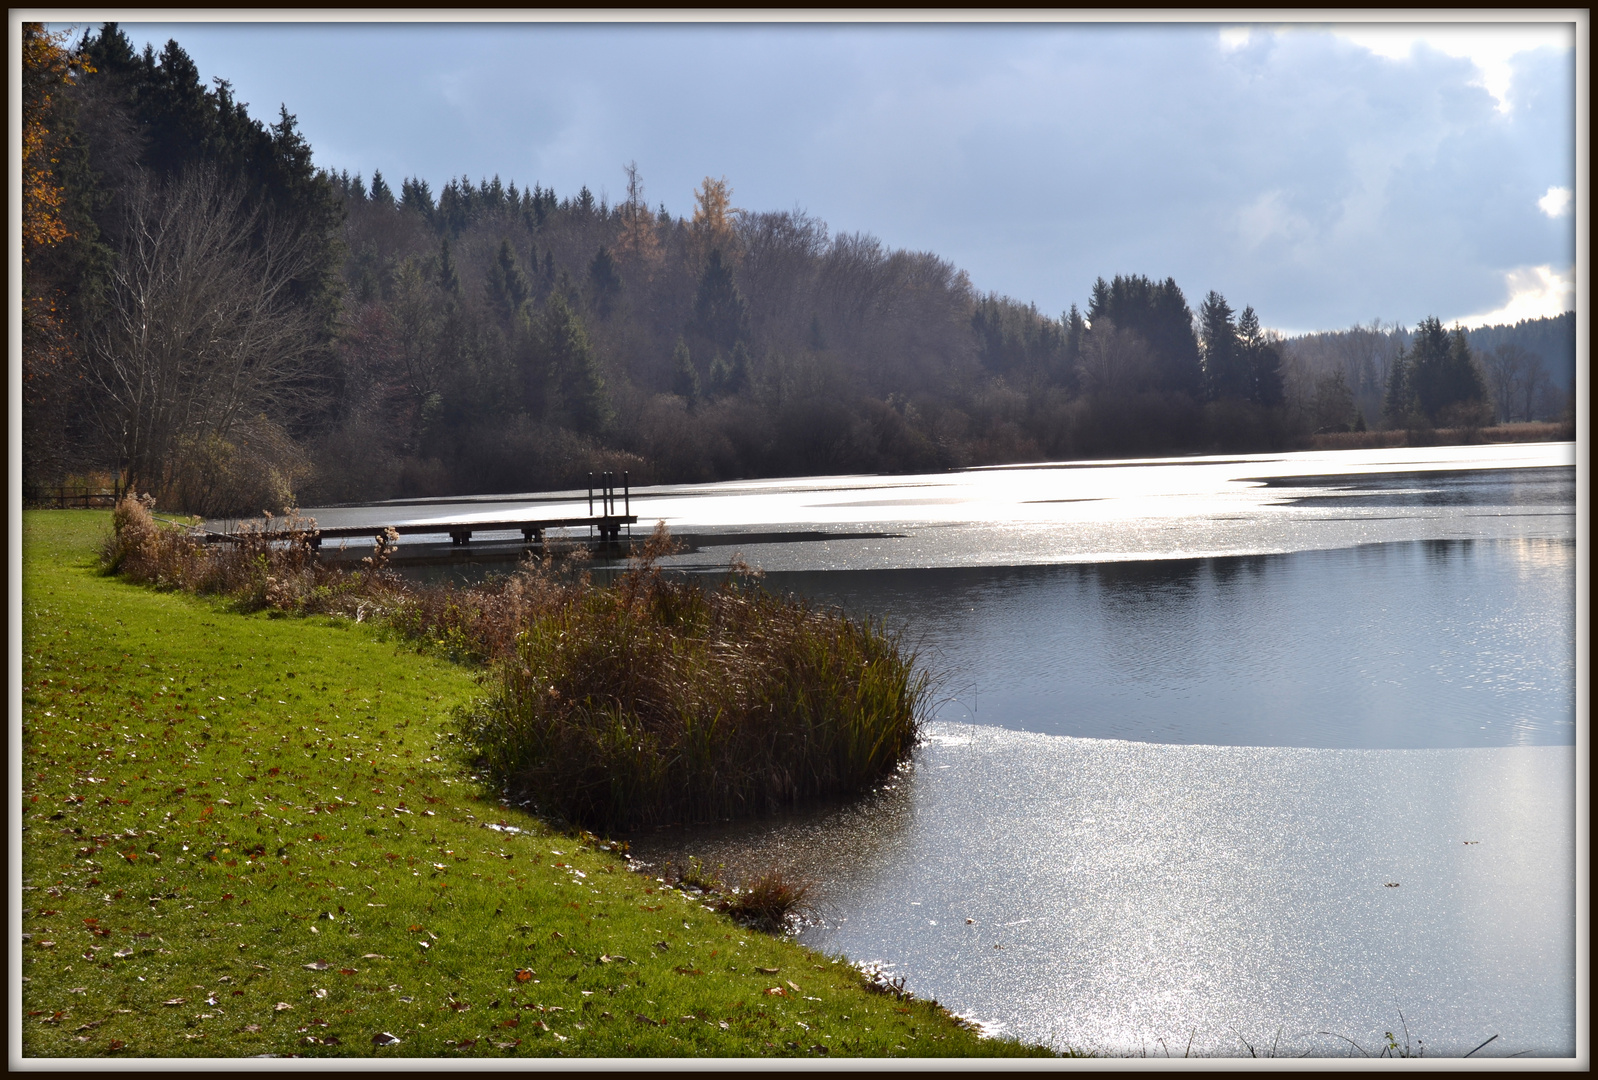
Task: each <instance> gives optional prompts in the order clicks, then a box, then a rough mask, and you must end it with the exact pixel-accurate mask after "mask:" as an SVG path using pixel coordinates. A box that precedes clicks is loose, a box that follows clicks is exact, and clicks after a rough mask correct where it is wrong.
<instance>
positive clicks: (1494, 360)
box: [1482, 342, 1548, 423]
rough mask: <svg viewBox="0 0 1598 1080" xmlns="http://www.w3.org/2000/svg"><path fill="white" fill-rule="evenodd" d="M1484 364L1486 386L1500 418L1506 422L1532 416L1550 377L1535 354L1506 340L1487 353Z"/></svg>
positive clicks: (1484, 356)
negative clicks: (1540, 391)
mask: <svg viewBox="0 0 1598 1080" xmlns="http://www.w3.org/2000/svg"><path fill="white" fill-rule="evenodd" d="M1482 366H1483V367H1485V368H1486V369H1487V385H1488V387H1489V388H1491V390H1492V395H1493V403H1494V404H1495V405H1497V406H1498V418H1499V419H1500V420H1502V421H1504V422H1506V423H1507V422H1509V421H1512V420H1530V419H1532V418H1533V415H1534V414H1535V412H1536V407H1535V403H1536V400H1537V393H1538V391H1539V390H1541V389H1542V386H1543V384H1544V383H1545V382H1547V379H1548V375H1547V372H1545V371H1544V370H1543V366H1542V363H1541V361H1540V360H1539V359H1538V357H1537V356H1536V354H1534V353H1532V352H1531V351H1530V350H1528V349H1525V348H1523V347H1521V346H1519V345H1515V344H1513V343H1508V342H1506V343H1505V344H1503V345H1500V346H1498V348H1496V349H1494V350H1493V351H1492V352H1490V353H1484V354H1483V355H1482Z"/></svg>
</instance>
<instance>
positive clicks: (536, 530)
mask: <svg viewBox="0 0 1598 1080" xmlns="http://www.w3.org/2000/svg"><path fill="white" fill-rule="evenodd" d="M596 503H597V504H598V511H599V512H598V513H595V504H596ZM637 523H638V515H637V514H634V513H632V488H631V485H630V484H629V483H628V480H627V474H626V473H622V475H621V484H620V486H619V487H618V485H617V484H616V479H615V476H614V475H613V474H611V473H608V472H607V473H603V474H602V475H601V478H600V483H599V485H598V486H597V487H596V486H595V485H594V483H593V481H592V478H590V481H589V485H588V513H587V514H586V515H577V516H568V517H556V518H511V519H505V520H499V521H426V522H416V523H410V524H402V525H341V526H335V527H332V528H325V529H324V528H322V527H320V526H316V527H314V528H310V529H303V530H291V529H282V530H277V531H270V530H267V531H261V532H216V533H206V534H205V540H206V542H207V543H213V544H219V543H220V544H225V543H243V542H245V541H250V542H257V541H261V540H265V541H268V542H299V543H303V544H305V545H307V546H309V547H310V548H312V549H318V550H319V549H320V548H321V546H322V543H323V541H325V540H371V541H373V542H374V543H375V544H377V545H378V546H379V547H382V546H385V545H386V544H387V542H388V540H389V538H390V537H391V536H430V535H431V536H448V537H449V540H450V545H451V546H452V547H456V548H465V547H467V546H468V545H469V544H470V543H471V542H472V536H473V534H475V533H490V532H520V533H521V534H522V543H523V544H526V545H537V546H539V547H542V546H543V545H544V542H545V534H546V532H548V531H549V530H551V529H581V528H585V527H586V528H587V529H589V530H590V532H591V534H592V536H593V537H594V539H596V540H597V541H598V542H599V543H600V544H601V545H603V546H606V547H612V548H613V547H616V546H618V545H619V544H620V542H621V531H622V529H623V528H626V527H629V526H632V525H636V524H637ZM501 542H503V541H501Z"/></svg>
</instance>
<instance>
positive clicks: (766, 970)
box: [755, 967, 782, 975]
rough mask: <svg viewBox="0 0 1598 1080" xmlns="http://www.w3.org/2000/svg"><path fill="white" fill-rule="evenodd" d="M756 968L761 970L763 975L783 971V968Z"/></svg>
mask: <svg viewBox="0 0 1598 1080" xmlns="http://www.w3.org/2000/svg"><path fill="white" fill-rule="evenodd" d="M755 970H756V971H758V972H760V974H762V975H776V974H779V973H780V972H781V971H782V968H763V967H757V968H755Z"/></svg>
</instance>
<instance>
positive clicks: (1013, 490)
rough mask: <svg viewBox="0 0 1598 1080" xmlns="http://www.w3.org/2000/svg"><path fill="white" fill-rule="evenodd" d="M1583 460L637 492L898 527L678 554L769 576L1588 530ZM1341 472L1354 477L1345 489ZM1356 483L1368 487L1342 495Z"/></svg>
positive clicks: (1090, 466)
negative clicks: (1556, 476)
mask: <svg viewBox="0 0 1598 1080" xmlns="http://www.w3.org/2000/svg"><path fill="white" fill-rule="evenodd" d="M1574 465H1575V446H1574V444H1573V443H1528V444H1511V445H1494V446H1446V447H1426V448H1402V449H1389V450H1341V451H1305V452H1298V453H1283V454H1248V455H1237V456H1232V457H1191V458H1175V459H1171V458H1166V459H1151V460H1143V461H1106V462H1064V463H1059V464H1056V465H1032V466H1013V467H1004V468H994V469H969V470H963V471H956V472H945V473H930V474H926V475H920V476H824V477H804V478H799V479H791V480H747V481H728V482H724V483H716V484H690V485H671V486H660V487H639V488H634V489H633V490H632V494H631V500H630V508H631V510H632V512H633V513H635V514H637V515H638V518H639V526H638V528H639V529H648V528H649V527H650V526H651V525H652V524H653V523H654V522H655V521H665V522H666V524H667V526H668V527H670V528H671V529H672V531H673V532H675V533H679V534H692V533H709V534H727V533H739V532H774V531H775V532H781V531H791V530H802V529H809V530H816V531H827V532H853V533H878V534H880V533H889V534H893V535H892V536H889V537H880V536H879V537H875V538H860V539H850V540H827V541H820V542H801V543H751V544H749V545H746V546H745V547H743V548H739V547H737V546H736V545H734V546H720V545H718V546H715V547H707V548H704V549H703V550H702V551H700V552H698V553H695V554H691V555H687V556H683V557H680V558H678V559H676V560H673V563H674V564H675V565H679V566H684V567H696V566H697V567H713V566H720V565H725V563H726V561H727V559H728V558H729V557H730V556H731V555H733V554H734V553H736V552H739V551H741V552H742V554H743V556H744V558H745V559H746V560H747V561H748V562H750V563H751V564H753V565H756V566H759V567H761V568H763V569H766V570H836V569H875V568H887V567H893V568H913V567H938V566H1023V565H1035V564H1040V563H1067V562H1070V563H1091V562H1107V561H1117V560H1125V559H1154V558H1165V559H1170V558H1203V557H1211V556H1226V555H1267V554H1280V553H1285V552H1291V551H1311V550H1323V549H1330V548H1343V547H1353V546H1355V545H1358V544H1371V543H1383V542H1389V541H1398V540H1467V539H1501V538H1515V537H1530V538H1546V539H1568V538H1569V537H1571V536H1573V535H1574V528H1575V526H1574V521H1575V519H1574V490H1573V474H1568V473H1567V474H1565V475H1568V476H1571V477H1572V478H1571V479H1570V480H1568V481H1561V482H1559V483H1555V484H1553V485H1551V486H1550V485H1547V484H1541V485H1539V484H1538V483H1536V482H1535V480H1536V477H1537V474H1538V473H1539V472H1543V471H1547V470H1570V469H1573V468H1574ZM1472 471H1475V472H1482V471H1485V472H1501V473H1502V474H1503V475H1504V476H1506V477H1509V476H1511V475H1512V474H1515V475H1518V477H1519V480H1520V481H1524V482H1526V483H1530V484H1531V488H1532V489H1534V491H1536V492H1537V493H1536V494H1534V496H1533V497H1532V498H1531V500H1530V501H1528V500H1527V498H1526V497H1525V492H1524V491H1522V492H1521V493H1520V494H1519V495H1511V496H1507V497H1506V496H1502V495H1501V494H1495V493H1494V492H1491V491H1486V492H1484V491H1481V490H1475V487H1476V486H1473V489H1472V491H1471V492H1470V493H1469V494H1468V495H1467V496H1466V497H1465V498H1464V499H1461V498H1456V497H1453V496H1452V495H1451V494H1450V491H1449V487H1450V484H1457V478H1458V475H1459V474H1461V473H1464V472H1472ZM1339 479H1342V480H1345V481H1346V488H1343V489H1340V488H1339V487H1338V484H1337V482H1338V480H1339ZM1295 480H1297V481H1299V482H1297V483H1295V482H1294V481H1295ZM1373 480H1375V481H1380V482H1382V483H1383V484H1384V485H1385V486H1384V489H1383V491H1382V493H1381V496H1380V497H1377V498H1372V497H1369V492H1368V491H1367V490H1365V488H1366V487H1367V486H1368V485H1369V484H1370V482H1372V481H1373ZM1395 481H1396V483H1395ZM1517 482H1518V481H1517ZM1511 486H1513V485H1511ZM1521 486H1522V487H1524V483H1523V484H1521ZM1567 487H1568V488H1570V492H1569V494H1568V495H1567V494H1566V493H1565V490H1564V489H1565V488H1567ZM1348 489H1352V490H1351V491H1348ZM1544 489H1546V490H1544ZM1344 491H1348V493H1350V494H1360V495H1363V496H1366V497H1352V498H1340V497H1339V495H1340V494H1341V493H1343V492H1344ZM1472 500H1475V501H1474V502H1473V501H1472ZM587 511H588V500H587V496H586V493H584V492H572V493H566V494H564V495H562V494H560V493H554V494H543V495H524V496H513V495H499V496H484V497H479V498H469V499H456V500H427V501H425V502H413V503H390V504H382V505H377V506H366V507H341V508H327V509H314V510H311V511H310V513H311V514H312V516H314V517H315V518H316V520H317V522H318V523H319V524H321V525H322V526H324V527H333V526H349V525H366V524H371V523H380V524H394V523H399V519H402V520H403V522H405V523H420V522H425V521H441V522H443V521H450V522H463V523H464V522H471V521H493V520H496V519H497V520H508V519H512V518H517V517H527V518H554V517H560V516H568V515H580V514H585V513H587ZM482 538H484V539H486V538H487V534H485V535H484V536H483V537H482ZM501 538H514V537H512V536H511V534H508V533H507V534H505V536H504V537H501ZM407 542H415V540H414V538H407Z"/></svg>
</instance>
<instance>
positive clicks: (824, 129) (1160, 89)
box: [56, 23, 1576, 332]
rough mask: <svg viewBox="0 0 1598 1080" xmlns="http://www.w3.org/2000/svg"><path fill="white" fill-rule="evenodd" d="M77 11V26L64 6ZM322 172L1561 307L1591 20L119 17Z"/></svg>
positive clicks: (942, 246) (942, 244)
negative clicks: (293, 124) (170, 42)
mask: <svg viewBox="0 0 1598 1080" xmlns="http://www.w3.org/2000/svg"><path fill="white" fill-rule="evenodd" d="M56 25H60V24H56ZM124 28H125V29H126V31H127V32H128V34H129V36H130V37H131V38H132V39H133V41H134V43H135V45H136V46H138V47H142V46H143V44H144V43H145V42H146V41H149V42H152V43H154V44H155V45H156V47H157V49H159V48H160V46H161V45H162V44H163V43H164V42H165V41H166V40H167V38H169V37H173V38H176V39H177V41H178V43H179V44H180V45H182V46H183V47H184V48H185V49H186V50H187V51H188V52H189V54H190V55H191V56H192V57H193V58H194V59H195V61H196V62H197V63H198V65H199V68H200V72H201V74H202V76H203V77H204V78H206V79H210V78H212V77H222V78H225V79H228V80H229V81H230V82H232V84H233V86H234V88H235V91H236V93H237V95H238V97H239V98H240V99H241V100H243V101H247V102H249V103H250V107H251V112H252V114H253V115H255V116H257V117H260V118H263V119H266V120H272V119H274V118H275V116H276V113H277V110H278V107H279V104H280V103H281V104H284V105H286V106H287V107H288V109H289V111H290V112H291V113H293V114H294V115H295V116H296V117H298V119H299V124H300V128H301V130H302V131H303V132H304V133H305V135H306V137H307V138H308V139H309V141H310V143H311V145H312V147H313V149H314V150H315V154H316V161H317V163H318V164H319V165H321V166H324V167H327V168H330V169H335V170H339V169H348V170H349V171H350V172H352V173H361V174H363V175H364V176H366V177H367V178H370V176H371V174H372V171H373V170H374V169H381V170H382V171H383V175H384V176H385V178H387V179H388V180H389V182H390V183H391V185H393V186H394V187H395V188H397V187H398V181H399V180H400V179H402V178H403V177H406V176H419V177H422V178H424V179H426V180H427V181H428V182H429V183H431V184H432V187H433V190H434V191H435V192H437V191H438V189H439V188H440V187H441V186H442V185H443V183H444V182H445V181H447V180H448V179H449V178H450V177H452V176H459V175H461V174H463V173H464V174H466V175H468V176H470V177H472V178H473V179H474V180H475V179H479V178H483V177H491V176H493V175H495V174H497V175H499V176H500V177H501V178H502V179H504V180H506V181H511V180H514V181H516V182H517V183H518V184H532V183H535V182H536V183H541V184H543V185H545V186H552V187H553V188H554V189H555V191H556V192H557V193H558V194H560V195H562V196H565V195H570V194H572V193H574V192H576V190H577V189H578V188H579V187H580V186H582V185H584V184H586V185H588V186H589V187H590V188H591V189H593V190H594V191H595V192H596V193H600V192H605V193H607V194H608V195H609V196H610V197H611V199H612V200H614V199H615V197H616V196H617V194H618V193H620V192H621V191H622V190H623V188H624V184H625V180H624V177H623V173H622V167H623V166H624V165H625V164H626V163H627V162H629V161H634V160H635V161H636V162H637V163H638V168H639V171H640V173H641V175H642V177H643V180H644V185H645V193H646V196H647V197H648V199H649V201H650V202H651V204H654V205H658V204H660V203H662V202H663V203H665V205H666V206H667V207H668V208H669V209H670V210H671V211H672V212H673V213H675V214H680V215H688V214H690V213H691V212H692V207H693V200H692V192H693V189H694V188H695V186H696V185H697V184H698V183H699V181H700V180H701V179H702V178H703V177H705V176H707V175H709V176H715V177H721V176H725V177H726V178H727V180H728V181H729V183H730V184H731V186H732V189H733V203H734V205H736V206H739V207H743V208H746V209H750V210H787V209H793V208H796V207H797V208H802V209H804V210H806V211H808V212H809V213H811V214H813V215H815V216H816V217H819V218H821V219H822V220H824V221H825V222H827V223H828V225H829V226H830V227H831V229H832V231H833V232H834V233H837V232H845V231H847V232H854V231H860V232H867V233H871V234H873V235H875V236H877V237H879V238H880V239H881V240H882V241H883V242H884V243H886V244H888V245H889V246H892V247H903V248H911V249H916V250H926V251H932V252H935V253H937V254H938V255H940V256H942V257H944V258H946V259H948V260H949V261H950V262H952V263H954V264H955V265H956V266H958V267H960V268H961V269H964V270H966V271H967V272H968V273H969V274H970V276H971V280H972V282H973V284H974V285H975V286H976V287H977V288H978V289H979V290H982V291H984V292H986V291H990V290H991V291H996V292H999V293H1003V294H1007V295H1009V296H1012V297H1015V298H1016V299H1019V300H1022V301H1027V302H1034V303H1036V304H1037V305H1038V306H1039V307H1040V308H1041V309H1043V310H1044V311H1045V312H1047V313H1049V314H1058V313H1060V312H1061V311H1063V310H1064V309H1065V308H1066V307H1068V306H1069V305H1070V304H1072V303H1073V302H1074V303H1077V304H1079V305H1083V306H1085V303H1086V300H1087V296H1088V291H1089V288H1090V286H1091V285H1092V282H1093V279H1094V278H1095V277H1097V276H1099V275H1103V276H1105V277H1110V276H1112V275H1114V274H1117V273H1140V274H1148V275H1150V276H1153V277H1159V278H1163V277H1166V276H1168V275H1169V276H1172V277H1175V278H1176V281H1177V283H1178V284H1179V285H1180V286H1181V287H1182V289H1183V291H1184V292H1185V293H1186V295H1187V297H1188V301H1189V303H1190V304H1191V305H1193V306H1194V307H1195V308H1196V307H1197V306H1198V302H1199V300H1200V299H1201V298H1202V297H1203V295H1204V294H1205V292H1206V291H1207V290H1209V289H1216V290H1218V291H1220V292H1221V293H1223V294H1224V295H1225V296H1226V297H1227V299H1228V300H1229V301H1230V302H1231V303H1232V306H1233V307H1234V308H1238V309H1241V308H1242V307H1243V306H1244V305H1245V304H1251V305H1253V306H1254V308H1255V309H1256V310H1257V311H1258V312H1259V313H1260V317H1261V321H1262V322H1264V323H1265V324H1266V325H1267V326H1273V327H1276V328H1278V329H1281V330H1284V331H1289V332H1292V331H1301V330H1311V329H1333V328H1340V327H1346V326H1348V325H1349V324H1351V323H1353V322H1355V321H1369V320H1370V319H1372V318H1381V319H1384V320H1388V321H1399V322H1403V323H1405V324H1407V325H1411V326H1413V325H1414V324H1415V323H1416V322H1418V321H1419V320H1420V319H1421V318H1423V317H1425V316H1427V315H1437V316H1439V317H1441V318H1443V319H1444V320H1446V321H1453V320H1455V319H1459V320H1463V321H1464V322H1466V323H1467V325H1475V324H1478V323H1480V322H1482V321H1513V320H1514V319H1516V318H1523V317H1528V316H1530V317H1535V316H1538V315H1551V314H1557V313H1559V312H1560V311H1563V310H1566V309H1568V308H1570V307H1571V306H1573V289H1572V283H1573V281H1574V260H1575V221H1574V209H1575V207H1574V204H1573V202H1572V198H1571V193H1572V192H1573V191H1574V189H1575V186H1576V185H1575V161H1576V144H1575V134H1574V133H1575V112H1574V109H1575V33H1574V28H1573V24H1571V23H1566V24H1563V25H1557V24H1542V25H1535V24H1522V25H1503V24H1499V25H1476V26H1474V27H1471V26H1462V25H1389V26H1385V27H1371V26H1353V25H1349V26H1341V27H1336V26H1334V27H1329V28H1328V27H1319V28H1314V27H1308V26H1298V27H1291V28H1282V27H1276V28H1268V27H1240V26H1236V25H1222V24H1211V25H1191V24H1190V25H1130V26H1128V25H1080V24H1079V25H1039V24H1027V25H1003V26H1000V25H870V26H867V25H772V24H764V25H760V24H756V25H711V26H707V25H642V26H641V25H592V24H589V25H549V24H525V23H523V24H484V23H476V24H451V25H443V24H402V25H394V24H386V25H380V24H366V25H359V24H326V23H324V24H305V23H299V24H286V23H279V24H259V23H255V24H247V23H231V24H225V23H160V24H154V23H127V24H124Z"/></svg>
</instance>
